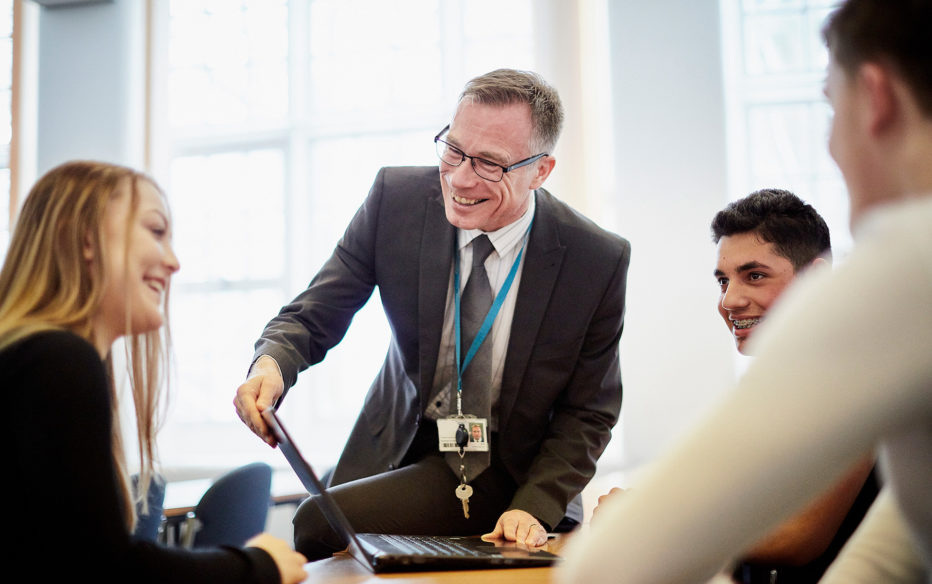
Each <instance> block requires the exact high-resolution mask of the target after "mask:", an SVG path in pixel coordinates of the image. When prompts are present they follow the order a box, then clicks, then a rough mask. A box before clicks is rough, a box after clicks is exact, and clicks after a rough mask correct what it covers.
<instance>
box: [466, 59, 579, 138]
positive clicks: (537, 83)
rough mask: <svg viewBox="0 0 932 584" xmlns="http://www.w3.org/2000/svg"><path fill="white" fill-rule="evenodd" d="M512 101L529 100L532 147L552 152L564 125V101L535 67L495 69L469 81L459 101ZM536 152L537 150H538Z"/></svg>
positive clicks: (498, 103)
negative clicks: (531, 69) (533, 70)
mask: <svg viewBox="0 0 932 584" xmlns="http://www.w3.org/2000/svg"><path fill="white" fill-rule="evenodd" d="M463 102H466V103H475V104H481V105H500V106H504V105H511V104H514V103H526V104H528V106H529V107H530V108H531V123H532V124H533V126H534V134H533V136H532V137H531V140H532V144H531V146H532V147H537V148H540V149H541V151H542V152H546V153H548V154H552V153H553V148H554V146H556V144H557V139H558V138H559V137H560V131H561V130H562V129H563V104H562V102H561V101H560V96H559V95H558V94H557V90H556V89H554V88H553V87H551V85H550V84H549V83H547V82H546V81H544V78H543V77H541V76H540V75H538V74H537V73H534V72H532V71H520V70H517V69H496V70H495V71H491V72H489V73H486V74H485V75H480V76H478V77H476V78H474V79H472V80H471V81H469V83H467V84H466V87H465V88H464V89H463V93H462V94H461V95H460V103H463ZM535 154H536V152H535Z"/></svg>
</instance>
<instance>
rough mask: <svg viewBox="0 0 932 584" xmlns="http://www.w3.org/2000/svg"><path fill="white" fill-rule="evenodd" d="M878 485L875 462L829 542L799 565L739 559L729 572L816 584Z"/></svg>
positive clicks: (753, 580)
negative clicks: (812, 558) (813, 556)
mask: <svg viewBox="0 0 932 584" xmlns="http://www.w3.org/2000/svg"><path fill="white" fill-rule="evenodd" d="M879 489H880V483H879V480H878V478H877V468H876V466H875V467H874V468H872V469H871V472H870V474H869V475H868V476H867V479H866V480H865V481H864V485H863V486H862V487H861V490H860V491H859V492H858V496H857V497H856V498H855V500H854V503H853V504H852V505H851V508H850V509H848V514H847V515H845V518H844V519H843V520H842V522H841V525H839V526H838V531H836V532H835V537H833V538H832V541H831V542H830V543H829V545H828V548H826V550H825V551H824V552H822V555H820V556H819V557H817V558H816V559H814V560H812V561H811V562H809V563H808V564H804V565H802V566H779V565H769V564H756V563H750V562H747V563H742V564H739V565H738V567H737V568H736V569H735V571H734V573H733V574H732V577H733V579H734V580H735V581H736V582H739V583H740V584H758V582H761V583H766V584H770V583H771V582H773V583H775V584H816V583H817V582H818V581H819V579H821V578H822V575H823V574H824V573H825V571H826V570H827V569H828V567H829V566H830V565H831V564H832V562H833V561H834V560H835V557H836V556H837V555H838V552H840V551H841V548H842V547H843V546H844V545H845V542H847V541H848V538H850V537H851V534H853V533H854V530H855V529H857V528H858V525H860V524H861V520H862V519H864V515H865V514H866V513H867V510H868V509H870V507H871V505H872V504H873V503H874V499H875V498H877V493H878V491H879Z"/></svg>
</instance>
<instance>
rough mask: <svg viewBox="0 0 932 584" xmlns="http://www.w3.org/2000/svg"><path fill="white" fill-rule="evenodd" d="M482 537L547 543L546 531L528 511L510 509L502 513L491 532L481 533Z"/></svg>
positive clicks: (540, 543)
mask: <svg viewBox="0 0 932 584" xmlns="http://www.w3.org/2000/svg"><path fill="white" fill-rule="evenodd" d="M482 539H504V540H507V541H516V542H518V543H523V544H526V545H529V546H534V547H540V546H542V545H544V544H545V543H547V531H546V530H545V529H544V528H543V527H542V526H541V524H540V523H539V522H538V521H537V519H535V518H534V516H533V515H531V514H530V513H528V512H526V511H521V510H520V509H512V510H510V511H505V512H504V513H502V516H501V517H499V518H498V523H496V524H495V529H493V530H492V533H487V534H485V535H483V536H482Z"/></svg>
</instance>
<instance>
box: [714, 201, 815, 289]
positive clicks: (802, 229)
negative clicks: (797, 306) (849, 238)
mask: <svg viewBox="0 0 932 584" xmlns="http://www.w3.org/2000/svg"><path fill="white" fill-rule="evenodd" d="M751 232H753V233H756V234H757V235H758V237H760V238H761V239H762V240H763V241H766V242H767V243H770V244H772V245H773V248H774V251H776V253H777V254H779V255H781V256H783V257H785V258H786V259H788V260H790V263H791V264H793V269H794V270H795V271H799V270H800V269H801V268H804V267H805V266H807V265H809V264H810V263H811V262H812V261H813V260H814V259H816V258H818V257H820V256H823V257H825V258H826V259H828V260H831V257H832V241H831V237H830V236H829V231H828V225H826V224H825V220H824V219H822V216H821V215H819V213H818V212H817V211H816V210H815V209H814V208H813V207H812V205H810V204H808V203H806V202H804V201H803V200H802V199H800V198H799V197H797V196H796V195H794V194H793V193H791V192H789V191H785V190H782V189H761V190H759V191H755V192H753V193H751V194H750V195H748V196H746V197H744V198H742V199H738V200H737V201H733V202H731V203H729V204H728V206H727V207H725V208H724V209H722V210H721V211H719V212H718V213H716V215H715V218H713V219H712V241H714V242H715V243H718V242H719V240H720V239H721V238H723V237H726V236H729V235H737V234H741V233H751Z"/></svg>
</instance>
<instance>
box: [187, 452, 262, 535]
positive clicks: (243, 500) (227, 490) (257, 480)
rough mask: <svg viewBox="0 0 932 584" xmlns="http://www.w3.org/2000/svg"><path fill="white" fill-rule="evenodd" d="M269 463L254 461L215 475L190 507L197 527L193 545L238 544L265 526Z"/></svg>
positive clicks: (259, 531)
mask: <svg viewBox="0 0 932 584" xmlns="http://www.w3.org/2000/svg"><path fill="white" fill-rule="evenodd" d="M271 491H272V467H270V466H269V465H268V464H265V463H264V462H254V463H252V464H247V465H245V466H241V467H239V468H237V469H234V470H232V471H230V472H228V473H226V474H225V475H223V476H221V477H220V478H219V479H217V480H216V481H215V482H214V483H213V484H212V485H211V486H210V487H208V489H207V491H205V492H204V495H203V496H202V497H201V500H200V502H198V504H197V506H196V507H195V508H194V516H195V517H196V518H197V520H198V529H197V531H196V532H195V534H194V541H193V547H195V548H198V547H214V546H220V545H231V546H241V545H243V544H244V543H245V542H246V540H248V539H249V538H251V537H252V536H254V535H257V534H259V533H261V532H262V531H264V530H265V522H266V519H267V517H268V513H269V504H270V502H271Z"/></svg>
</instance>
